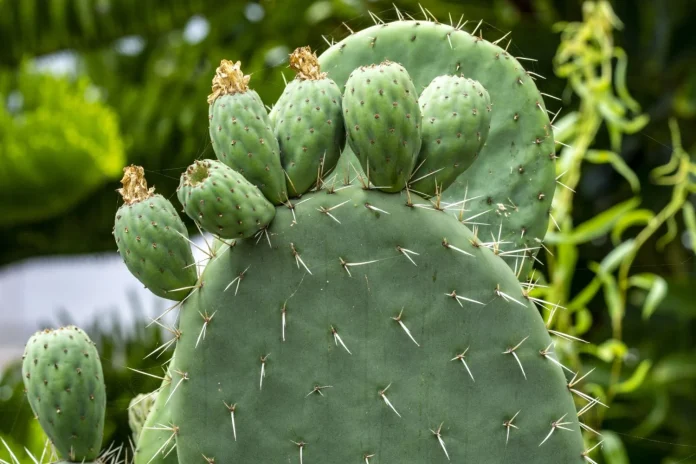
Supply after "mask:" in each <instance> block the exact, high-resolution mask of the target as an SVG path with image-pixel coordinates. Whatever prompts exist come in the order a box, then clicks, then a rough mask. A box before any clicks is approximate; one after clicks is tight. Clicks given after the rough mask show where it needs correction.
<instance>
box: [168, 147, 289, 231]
mask: <svg viewBox="0 0 696 464" xmlns="http://www.w3.org/2000/svg"><path fill="white" fill-rule="evenodd" d="M177 193H178V196H179V201H181V204H182V205H183V206H184V211H186V214H188V215H189V216H190V217H191V219H193V220H194V221H197V222H198V223H200V225H201V227H203V229H205V230H207V231H208V232H210V233H213V234H216V235H218V236H220V237H222V238H245V237H251V236H252V235H254V234H255V233H256V232H258V231H259V230H261V229H263V228H265V227H266V226H268V224H269V223H270V222H271V220H272V219H273V216H275V208H274V207H273V205H272V204H271V203H269V202H268V200H266V198H265V197H264V196H263V194H262V193H261V191H260V190H259V189H258V188H257V187H256V186H255V185H253V184H251V183H250V182H249V181H247V180H246V179H245V178H244V176H242V175H241V174H239V173H238V172H237V171H235V170H233V169H231V168H230V167H228V166H226V165H225V164H223V163H221V162H219V161H212V160H202V161H196V162H195V163H194V164H192V165H191V166H189V168H188V169H187V170H186V171H185V172H184V173H183V174H182V175H181V183H180V185H179V189H178V192H177Z"/></svg>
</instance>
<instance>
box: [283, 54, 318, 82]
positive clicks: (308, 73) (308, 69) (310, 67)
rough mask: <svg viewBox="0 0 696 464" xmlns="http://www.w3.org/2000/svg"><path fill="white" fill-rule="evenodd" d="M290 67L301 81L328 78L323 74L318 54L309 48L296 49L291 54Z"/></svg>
mask: <svg viewBox="0 0 696 464" xmlns="http://www.w3.org/2000/svg"><path fill="white" fill-rule="evenodd" d="M290 67H291V68H292V69H293V70H294V71H295V72H296V73H297V78H298V79H300V80H304V81H307V80H314V81H317V80H319V79H324V78H325V77H326V73H325V72H321V68H320V67H319V60H318V59H317V55H316V53H314V52H312V49H311V48H309V47H299V48H296V49H295V51H294V52H292V53H291V54H290Z"/></svg>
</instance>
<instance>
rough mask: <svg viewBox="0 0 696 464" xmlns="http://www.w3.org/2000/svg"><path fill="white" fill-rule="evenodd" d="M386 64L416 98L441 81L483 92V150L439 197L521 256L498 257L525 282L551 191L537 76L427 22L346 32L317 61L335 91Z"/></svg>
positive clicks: (483, 44) (551, 158)
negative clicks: (465, 82)
mask: <svg viewBox="0 0 696 464" xmlns="http://www.w3.org/2000/svg"><path fill="white" fill-rule="evenodd" d="M477 29H478V28H477ZM387 59H388V60H391V61H395V62H398V63H400V64H401V65H402V66H403V67H404V68H406V69H407V70H408V72H409V75H410V76H411V79H412V80H413V83H414V85H415V86H416V89H417V90H418V92H419V94H420V93H421V92H422V91H423V89H424V88H425V87H427V86H428V85H429V84H430V83H431V82H432V81H433V79H435V78H436V77H438V76H442V75H462V76H464V77H466V78H469V79H474V80H476V81H478V82H479V84H480V85H481V86H482V87H484V88H485V90H486V91H487V92H488V94H489V96H490V101H491V107H492V111H491V122H490V133H489V134H488V138H487V141H486V144H485V146H483V148H482V149H481V151H480V153H479V155H478V157H477V158H476V160H475V161H474V163H473V164H472V165H471V167H469V169H467V170H466V171H465V172H464V173H462V174H461V175H460V176H459V177H458V178H457V179H456V180H455V181H454V183H453V184H452V185H451V186H450V187H449V188H448V189H447V190H445V191H444V192H443V194H442V199H443V200H445V201H447V202H450V203H455V202H463V203H461V204H460V205H459V206H460V211H459V212H458V215H459V217H460V218H461V219H465V220H468V222H469V223H474V224H475V225H476V226H477V227H478V229H479V235H480V236H481V237H485V239H486V240H488V239H489V238H490V237H491V234H493V235H494V236H495V237H496V239H498V240H499V241H502V242H506V243H508V244H509V245H510V248H509V250H522V251H521V252H516V253H508V254H506V255H504V256H503V259H505V260H506V262H507V263H508V264H509V265H510V267H511V268H513V270H515V272H516V274H518V275H519V276H520V278H521V279H524V278H526V274H527V272H526V271H527V270H528V269H529V268H530V267H531V264H532V262H533V257H534V255H535V254H536V252H537V250H538V249H539V248H540V246H541V245H540V242H541V240H543V238H544V234H545V233H546V229H547V224H548V221H549V218H548V214H549V209H550V208H551V200H552V198H553V193H554V189H555V179H554V176H555V160H556V154H555V142H554V138H553V131H552V128H551V123H550V121H549V116H548V114H547V112H546V106H545V104H544V99H543V97H542V96H541V94H540V93H539V90H538V89H537V87H536V85H535V79H536V75H535V74H534V73H532V72H528V71H527V70H525V69H524V67H523V66H522V64H520V62H519V61H518V60H517V59H516V58H515V57H513V56H512V55H511V54H510V53H508V52H507V50H506V49H503V48H501V47H499V46H498V45H497V41H496V42H495V43H491V42H489V41H487V40H484V39H483V38H482V37H481V36H479V35H478V34H468V33H467V32H464V31H463V30H461V28H460V25H447V24H439V23H434V22H431V21H427V20H426V21H395V22H392V23H387V24H382V23H380V24H377V25H375V26H373V27H370V28H367V29H364V30H362V31H359V32H357V33H355V34H351V35H350V36H348V37H346V38H345V39H344V40H342V41H340V42H338V43H336V44H334V45H333V46H331V47H330V48H329V49H328V50H326V51H325V52H324V53H323V54H322V55H321V56H320V57H319V63H320V65H321V67H322V69H323V70H324V71H326V72H327V73H328V75H329V76H330V77H331V78H332V79H333V80H334V81H336V83H337V84H338V85H339V86H340V85H343V84H345V83H346V81H347V80H348V78H349V76H350V74H351V73H352V72H353V71H354V70H355V68H357V67H359V66H367V65H371V64H373V63H380V62H382V61H383V60H387ZM428 111H430V110H429V109H427V107H426V113H427V112H428ZM442 172H443V174H444V173H446V170H443V171H442ZM418 177H421V174H420V173H419V175H418ZM416 178H417V177H414V179H416ZM428 179H429V180H430V181H431V182H433V181H434V179H431V178H428ZM436 179H437V178H436ZM437 180H438V182H440V180H439V179H437ZM465 199H466V202H464V200H465Z"/></svg>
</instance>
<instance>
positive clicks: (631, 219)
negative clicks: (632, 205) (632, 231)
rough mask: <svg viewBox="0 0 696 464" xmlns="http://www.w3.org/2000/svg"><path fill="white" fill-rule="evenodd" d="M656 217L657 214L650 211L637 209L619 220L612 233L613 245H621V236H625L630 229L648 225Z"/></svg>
mask: <svg viewBox="0 0 696 464" xmlns="http://www.w3.org/2000/svg"><path fill="white" fill-rule="evenodd" d="M654 217H655V213H653V212H652V211H651V210H649V209H636V210H634V211H629V212H628V213H626V214H624V215H623V216H621V217H620V218H619V220H618V221H616V224H615V225H614V228H613V229H612V231H611V241H612V243H613V244H614V245H616V244H617V243H619V242H620V241H621V235H623V233H624V232H625V231H626V229H628V228H629V227H634V226H638V225H644V224H647V223H648V222H650V220H651V219H652V218H654Z"/></svg>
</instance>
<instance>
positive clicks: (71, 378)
mask: <svg viewBox="0 0 696 464" xmlns="http://www.w3.org/2000/svg"><path fill="white" fill-rule="evenodd" d="M22 377H23V379H24V387H25V389H26V392H27V398H28V400H29V404H30V405H31V409H32V411H34V414H35V415H36V416H37V417H38V420H39V423H40V424H41V427H42V428H43V430H44V432H46V435H47V436H48V437H49V438H50V439H51V441H52V442H53V445H54V446H55V448H56V450H57V452H58V455H59V457H60V458H61V459H64V460H67V461H69V462H85V461H92V460H95V459H96V458H97V457H98V455H99V452H100V449H101V442H102V434H103V430H104V414H105V408H106V388H105V386H104V377H103V374H102V366H101V362H100V361H99V353H97V350H96V348H95V347H94V344H93V343H92V341H91V340H90V339H89V337H88V336H87V334H86V333H85V332H83V331H82V330H81V329H79V328H77V327H74V326H68V327H62V328H60V329H57V330H44V331H42V332H37V333H36V334H34V335H33V336H32V337H31V338H30V339H29V341H28V342H27V346H26V348H25V351H24V357H23V362H22Z"/></svg>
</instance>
